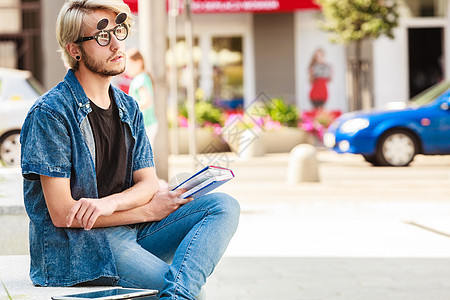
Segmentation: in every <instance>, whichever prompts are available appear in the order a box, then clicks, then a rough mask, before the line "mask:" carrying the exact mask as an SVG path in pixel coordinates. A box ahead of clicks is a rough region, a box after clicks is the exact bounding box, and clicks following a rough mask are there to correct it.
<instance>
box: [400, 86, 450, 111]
mask: <svg viewBox="0 0 450 300" xmlns="http://www.w3.org/2000/svg"><path fill="white" fill-rule="evenodd" d="M449 88H450V82H449V81H441V82H439V83H437V84H435V85H433V86H432V87H430V88H428V89H426V90H425V91H423V92H421V93H419V94H417V95H416V96H414V97H413V98H411V100H409V102H408V105H410V106H415V107H417V106H423V105H426V104H428V103H430V102H432V101H434V100H435V99H436V98H437V97H439V96H440V95H442V94H443V93H444V92H445V91H447V90H448V89H449Z"/></svg>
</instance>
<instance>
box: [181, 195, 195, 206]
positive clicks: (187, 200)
mask: <svg viewBox="0 0 450 300" xmlns="http://www.w3.org/2000/svg"><path fill="white" fill-rule="evenodd" d="M192 200H194V198H192V197H187V198H184V199H182V198H177V204H179V205H183V204H186V203H188V202H191V201H192Z"/></svg>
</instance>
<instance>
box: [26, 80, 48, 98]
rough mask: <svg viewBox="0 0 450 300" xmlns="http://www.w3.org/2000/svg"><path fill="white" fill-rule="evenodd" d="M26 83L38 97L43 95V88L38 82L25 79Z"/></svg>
mask: <svg viewBox="0 0 450 300" xmlns="http://www.w3.org/2000/svg"><path fill="white" fill-rule="evenodd" d="M27 81H28V83H29V84H30V86H31V87H32V88H33V90H34V91H35V92H36V93H37V94H39V96H40V95H42V94H43V93H44V88H43V87H42V85H41V84H40V83H39V81H37V80H36V79H35V78H34V77H28V78H27Z"/></svg>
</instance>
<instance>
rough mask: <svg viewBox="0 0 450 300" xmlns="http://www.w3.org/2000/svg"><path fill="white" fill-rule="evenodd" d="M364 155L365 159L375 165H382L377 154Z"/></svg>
mask: <svg viewBox="0 0 450 300" xmlns="http://www.w3.org/2000/svg"><path fill="white" fill-rule="evenodd" d="M363 157H364V160H365V161H367V162H368V163H371V164H372V165H374V166H379V165H380V163H379V162H378V160H377V158H376V156H375V155H363Z"/></svg>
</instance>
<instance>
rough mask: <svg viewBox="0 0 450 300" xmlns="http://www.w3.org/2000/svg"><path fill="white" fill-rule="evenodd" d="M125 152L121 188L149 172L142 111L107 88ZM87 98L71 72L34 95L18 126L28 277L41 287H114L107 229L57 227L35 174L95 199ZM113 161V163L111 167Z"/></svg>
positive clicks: (74, 195)
mask: <svg viewBox="0 0 450 300" xmlns="http://www.w3.org/2000/svg"><path fill="white" fill-rule="evenodd" d="M111 89H112V91H113V95H114V99H115V101H116V103H117V107H118V108H119V115H120V119H121V120H122V124H123V126H124V132H125V142H126V147H127V173H126V187H127V188H128V187H131V186H132V185H133V178H132V173H133V172H134V171H136V170H139V169H142V168H146V167H153V166H154V163H153V153H152V149H151V146H150V143H149V141H148V138H147V135H146V133H145V128H144V123H143V117H142V113H141V112H140V111H139V108H138V105H137V103H136V101H134V99H133V98H131V97H130V96H128V95H126V94H125V93H123V92H122V91H120V90H119V89H117V88H115V87H112V86H111ZM91 111H92V110H91V108H90V105H89V99H88V98H87V96H86V94H85V93H84V90H83V88H82V86H81V85H80V83H79V82H78V80H77V78H76V77H75V75H74V73H73V71H72V70H69V71H68V73H67V75H66V76H65V78H64V81H62V82H60V83H59V84H58V85H57V86H56V87H54V88H53V89H51V90H50V91H48V92H47V93H46V94H44V95H43V96H42V97H40V98H39V99H38V100H37V101H36V103H35V104H34V105H33V107H32V108H31V109H30V111H29V112H28V115H27V117H26V119H25V122H24V124H23V127H22V132H21V137H20V142H21V145H22V146H21V147H22V154H21V165H22V175H23V177H24V184H23V189H24V202H25V208H26V211H27V213H28V216H29V218H30V225H29V239H30V256H31V267H30V278H31V280H32V282H33V283H34V284H35V285H40V286H71V285H74V284H77V283H81V282H86V281H91V280H95V279H98V278H101V277H102V278H106V279H107V281H109V282H111V284H115V283H116V282H117V281H118V275H117V270H116V267H115V261H114V257H113V255H112V252H111V249H110V245H109V242H108V239H107V236H106V232H107V230H110V229H108V228H98V229H92V230H89V231H86V230H84V229H72V228H58V227H55V226H54V225H53V223H52V220H51V218H50V215H49V211H48V208H47V205H46V203H45V199H44V194H43V191H42V187H41V182H40V180H39V175H45V176H50V177H59V178H70V189H71V194H72V198H73V199H75V200H78V199H80V198H82V197H87V198H98V196H97V182H96V174H95V143H94V138H93V134H92V128H91V127H90V124H89V121H88V118H87V116H88V114H89V113H90V112H91ZM112 163H113V162H112Z"/></svg>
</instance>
